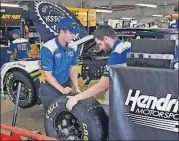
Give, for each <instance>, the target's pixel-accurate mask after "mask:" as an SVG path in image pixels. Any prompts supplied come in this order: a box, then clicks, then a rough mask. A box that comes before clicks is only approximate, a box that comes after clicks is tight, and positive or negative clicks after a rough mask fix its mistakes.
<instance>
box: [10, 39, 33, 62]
mask: <svg viewBox="0 0 179 141" xmlns="http://www.w3.org/2000/svg"><path fill="white" fill-rule="evenodd" d="M30 49H31V47H30V43H29V42H28V40H26V39H24V38H17V39H15V40H13V41H12V43H11V45H10V47H9V48H8V51H16V59H17V60H21V59H27V58H28V52H29V50H30Z"/></svg>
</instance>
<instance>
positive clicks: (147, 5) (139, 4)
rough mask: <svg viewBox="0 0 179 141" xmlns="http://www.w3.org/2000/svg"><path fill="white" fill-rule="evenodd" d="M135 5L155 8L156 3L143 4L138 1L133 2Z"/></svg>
mask: <svg viewBox="0 0 179 141" xmlns="http://www.w3.org/2000/svg"><path fill="white" fill-rule="evenodd" d="M135 5H137V6H142V7H151V8H157V5H154V4H144V3H138V4H135Z"/></svg>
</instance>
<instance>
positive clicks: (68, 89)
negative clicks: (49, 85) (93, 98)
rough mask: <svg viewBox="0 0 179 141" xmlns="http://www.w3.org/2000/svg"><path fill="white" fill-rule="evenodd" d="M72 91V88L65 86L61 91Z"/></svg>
mask: <svg viewBox="0 0 179 141" xmlns="http://www.w3.org/2000/svg"><path fill="white" fill-rule="evenodd" d="M71 91H72V88H70V87H65V88H63V90H62V92H61V93H63V94H68V93H70V92H71Z"/></svg>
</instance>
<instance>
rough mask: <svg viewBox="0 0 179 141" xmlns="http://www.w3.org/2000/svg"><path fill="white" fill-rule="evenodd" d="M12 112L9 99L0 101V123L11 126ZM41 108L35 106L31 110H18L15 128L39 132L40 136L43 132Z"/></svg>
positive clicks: (12, 106)
mask: <svg viewBox="0 0 179 141" xmlns="http://www.w3.org/2000/svg"><path fill="white" fill-rule="evenodd" d="M13 112H14V104H13V103H12V102H11V100H10V99H9V97H8V96H7V97H6V99H4V100H3V99H1V123H4V124H8V125H11V124H12V117H13ZM43 115H44V111H43V106H40V105H35V106H33V107H31V108H27V109H21V108H19V111H18V117H17V127H20V128H23V129H27V130H29V131H33V130H39V131H41V133H42V134H45V132H44V126H43Z"/></svg>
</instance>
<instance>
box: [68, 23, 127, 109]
mask: <svg viewBox="0 0 179 141" xmlns="http://www.w3.org/2000/svg"><path fill="white" fill-rule="evenodd" d="M94 36H95V41H96V44H97V45H98V46H99V48H100V49H101V50H104V51H111V50H112V52H111V54H110V56H109V59H108V60H107V63H106V67H105V70H104V74H103V77H102V78H101V79H100V81H99V82H98V83H97V84H95V85H93V86H92V87H90V88H89V89H87V90H86V91H84V92H81V93H79V94H77V95H75V96H69V97H68V98H69V100H68V101H67V104H66V107H67V108H68V110H72V108H73V106H74V105H76V104H77V103H78V101H80V100H84V99H87V98H90V97H93V96H96V95H97V94H100V93H102V92H104V91H106V90H108V89H109V66H110V65H116V64H124V63H126V58H127V53H128V52H130V44H128V43H123V42H121V41H120V40H119V39H118V37H117V36H116V35H115V31H114V30H113V28H112V27H111V26H109V25H102V26H99V27H98V28H97V29H96V30H95V32H94Z"/></svg>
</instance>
